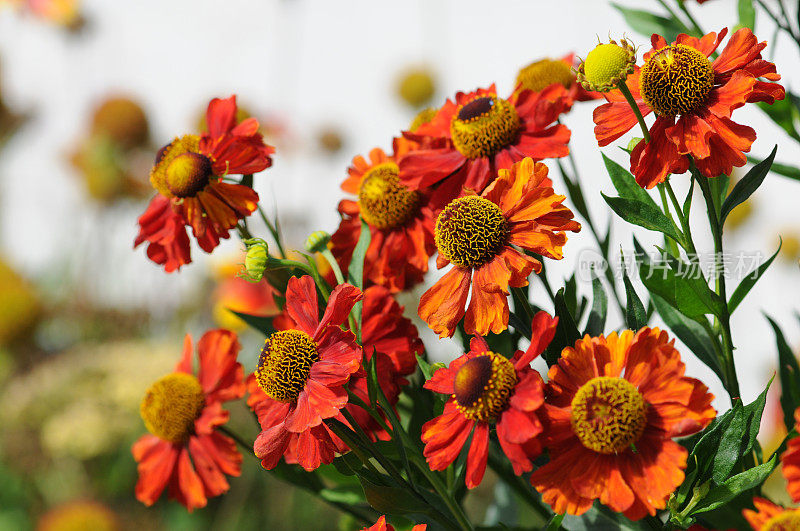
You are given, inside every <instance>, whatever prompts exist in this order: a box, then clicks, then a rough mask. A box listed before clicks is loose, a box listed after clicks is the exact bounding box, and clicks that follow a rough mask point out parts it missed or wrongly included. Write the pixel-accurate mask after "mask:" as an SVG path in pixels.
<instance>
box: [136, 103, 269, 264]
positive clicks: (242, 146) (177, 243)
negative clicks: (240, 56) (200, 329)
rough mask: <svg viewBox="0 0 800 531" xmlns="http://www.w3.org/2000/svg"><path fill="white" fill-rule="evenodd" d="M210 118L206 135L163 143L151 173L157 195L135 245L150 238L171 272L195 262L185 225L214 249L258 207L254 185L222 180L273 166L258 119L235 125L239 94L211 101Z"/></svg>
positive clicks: (154, 256) (153, 252)
mask: <svg viewBox="0 0 800 531" xmlns="http://www.w3.org/2000/svg"><path fill="white" fill-rule="evenodd" d="M206 122H207V124H208V131H207V132H204V133H203V134H202V135H200V136H197V135H184V136H182V137H177V138H175V139H174V140H173V141H172V142H170V143H169V144H167V145H166V146H164V147H162V148H161V149H160V150H159V152H158V154H157V155H156V161H155V166H154V167H153V169H152V171H151V172H150V183H151V184H152V185H153V188H155V189H156V191H157V192H158V194H157V195H156V196H155V197H154V198H153V200H152V201H151V202H150V205H149V206H148V207H147V210H146V211H145V213H144V214H143V215H142V216H141V217H140V218H139V234H138V236H137V237H136V241H135V242H134V247H137V246H139V245H140V244H142V243H144V242H147V244H148V245H147V256H148V257H149V258H150V259H151V260H152V261H154V262H156V263H157V264H160V265H163V266H164V267H165V269H166V271H167V272H171V271H174V270H176V269H180V267H181V266H182V265H184V264H187V263H189V262H191V256H190V250H189V238H188V236H187V234H186V227H191V229H192V233H193V234H194V236H195V238H196V239H197V243H198V244H199V245H200V248H201V249H203V250H204V251H206V252H211V251H212V250H213V249H214V248H215V247H216V246H217V245H219V240H220V238H227V237H228V236H229V234H228V233H229V231H230V230H231V229H232V228H234V227H235V226H236V224H237V223H238V222H239V220H240V219H243V218H245V217H247V216H249V215H250V214H251V213H252V212H253V211H254V210H255V209H256V207H257V205H258V194H257V193H256V192H255V191H254V190H253V189H252V188H250V187H249V186H245V185H242V184H235V183H228V182H224V181H223V178H224V177H226V176H228V175H232V174H241V175H245V174H253V173H257V172H260V171H262V170H264V169H266V168H268V167H269V166H270V165H271V164H272V158H271V157H270V155H271V154H272V153H273V152H274V149H273V148H272V147H270V146H268V145H266V144H265V143H264V141H263V138H262V137H261V134H260V133H259V132H258V121H256V120H255V119H253V118H248V119H246V120H244V121H242V122H241V123H239V124H237V123H236V96H231V97H230V98H228V99H225V100H221V99H213V100H211V103H209V104H208V111H207V113H206Z"/></svg>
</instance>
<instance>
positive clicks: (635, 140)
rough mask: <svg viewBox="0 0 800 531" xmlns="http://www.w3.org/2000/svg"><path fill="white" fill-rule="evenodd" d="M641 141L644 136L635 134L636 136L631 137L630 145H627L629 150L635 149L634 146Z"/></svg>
mask: <svg viewBox="0 0 800 531" xmlns="http://www.w3.org/2000/svg"><path fill="white" fill-rule="evenodd" d="M641 141H642V137H640V136H635V137H633V138H631V141H630V142H628V147H627V150H628V151H633V150H634V148H635V147H636V146H637V145H638V144H639V142H641Z"/></svg>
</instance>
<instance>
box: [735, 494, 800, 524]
mask: <svg viewBox="0 0 800 531" xmlns="http://www.w3.org/2000/svg"><path fill="white" fill-rule="evenodd" d="M753 505H755V507H756V510H755V511H753V510H752V509H745V510H743V511H742V516H744V518H745V520H747V523H748V524H750V527H752V528H753V531H781V530H784V529H786V530H789V529H797V528H798V526H800V509H797V508H793V509H786V508H784V507H781V506H780V505H775V504H774V503H772V502H771V501H769V500H767V499H765V498H761V497H759V496H756V497H755V498H753Z"/></svg>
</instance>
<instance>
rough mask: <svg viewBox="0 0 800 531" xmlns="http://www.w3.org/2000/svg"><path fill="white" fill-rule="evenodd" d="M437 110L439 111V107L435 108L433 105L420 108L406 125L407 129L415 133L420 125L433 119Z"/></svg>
mask: <svg viewBox="0 0 800 531" xmlns="http://www.w3.org/2000/svg"><path fill="white" fill-rule="evenodd" d="M437 112H439V109H435V108H434V107H426V108H424V109H422V110H421V111H419V112H418V113H417V115H416V116H415V117H414V119H413V120H411V125H410V126H409V127H408V130H409V131H411V132H412V133H415V132H416V131H417V129H419V128H420V126H422V125H425V124H426V123H428V122H430V121H431V120H433V118H434V116H436V113H437Z"/></svg>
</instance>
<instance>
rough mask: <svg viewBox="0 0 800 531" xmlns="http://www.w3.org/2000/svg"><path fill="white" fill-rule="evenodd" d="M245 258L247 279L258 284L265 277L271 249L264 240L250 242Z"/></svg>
mask: <svg viewBox="0 0 800 531" xmlns="http://www.w3.org/2000/svg"><path fill="white" fill-rule="evenodd" d="M246 243H247V255H246V256H245V258H244V268H245V273H246V274H245V278H247V279H248V280H252V281H254V282H258V281H260V280H261V278H262V277H263V276H264V271H265V270H266V269H267V263H268V262H269V247H268V246H267V242H265V241H264V240H260V239H257V240H248V242H246Z"/></svg>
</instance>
